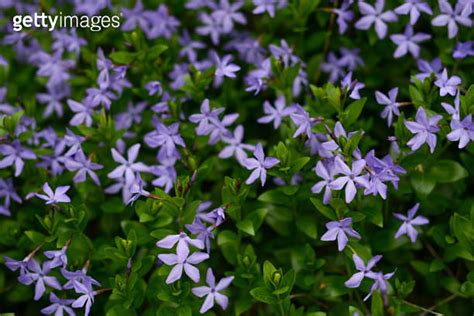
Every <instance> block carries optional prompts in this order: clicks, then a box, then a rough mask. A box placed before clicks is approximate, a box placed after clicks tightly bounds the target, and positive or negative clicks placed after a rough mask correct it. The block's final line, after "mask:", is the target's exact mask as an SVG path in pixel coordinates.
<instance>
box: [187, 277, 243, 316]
mask: <svg viewBox="0 0 474 316" xmlns="http://www.w3.org/2000/svg"><path fill="white" fill-rule="evenodd" d="M233 279H234V277H233V276H230V277H225V278H223V279H221V280H220V281H219V282H218V283H217V284H216V278H215V277H214V273H213V272H212V269H211V268H209V269H207V274H206V283H207V285H208V286H198V287H195V288H193V289H192V292H193V294H194V295H196V296H197V297H203V296H206V299H205V300H204V303H202V306H201V309H200V310H199V312H200V313H201V314H204V313H205V312H207V311H208V310H210V309H211V308H212V307H213V306H214V301H216V303H217V304H219V305H220V306H221V307H222V309H224V310H225V309H226V308H227V305H228V303H229V299H228V298H227V296H225V295H224V294H221V293H219V292H220V291H222V290H224V289H225V288H227V287H228V286H229V285H230V283H231V282H232V280H233Z"/></svg>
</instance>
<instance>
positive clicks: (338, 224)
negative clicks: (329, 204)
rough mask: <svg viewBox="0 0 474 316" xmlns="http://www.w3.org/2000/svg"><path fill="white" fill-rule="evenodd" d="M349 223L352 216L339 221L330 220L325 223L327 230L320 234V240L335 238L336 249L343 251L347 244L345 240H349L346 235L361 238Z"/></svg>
mask: <svg viewBox="0 0 474 316" xmlns="http://www.w3.org/2000/svg"><path fill="white" fill-rule="evenodd" d="M351 224H352V218H350V217H347V218H344V219H341V220H340V221H331V222H328V223H326V228H327V229H328V231H327V232H325V233H324V235H322V236H321V240H323V241H333V240H336V239H337V249H338V250H339V251H343V250H344V248H345V247H346V245H347V242H348V241H349V239H348V238H347V235H349V236H351V237H354V238H357V239H361V237H360V235H359V233H358V232H356V231H355V230H354V229H353V228H351V227H350V225H351Z"/></svg>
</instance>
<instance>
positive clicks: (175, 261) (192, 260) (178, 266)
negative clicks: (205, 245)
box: [158, 246, 209, 284]
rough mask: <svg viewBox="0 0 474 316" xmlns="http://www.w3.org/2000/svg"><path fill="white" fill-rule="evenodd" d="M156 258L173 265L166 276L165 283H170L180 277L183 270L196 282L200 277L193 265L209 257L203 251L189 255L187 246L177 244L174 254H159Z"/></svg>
mask: <svg viewBox="0 0 474 316" xmlns="http://www.w3.org/2000/svg"><path fill="white" fill-rule="evenodd" d="M158 259H160V260H161V261H163V262H164V263H165V264H166V265H169V266H173V269H171V272H170V274H169V275H168V277H167V278H166V284H171V283H174V282H176V281H178V280H179V279H181V276H182V274H183V270H184V272H185V273H186V275H187V276H188V277H189V278H190V279H191V280H193V281H194V282H195V283H198V282H199V279H200V275H199V270H198V269H197V268H196V267H194V265H196V264H198V263H201V262H202V261H204V260H207V259H209V255H208V254H207V253H204V252H194V253H193V254H192V255H190V256H189V248H188V247H179V246H178V248H176V254H160V255H158Z"/></svg>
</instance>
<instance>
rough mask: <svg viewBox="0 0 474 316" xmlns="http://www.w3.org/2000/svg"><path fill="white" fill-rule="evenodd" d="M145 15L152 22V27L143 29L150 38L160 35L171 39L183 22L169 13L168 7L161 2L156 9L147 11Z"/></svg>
mask: <svg viewBox="0 0 474 316" xmlns="http://www.w3.org/2000/svg"><path fill="white" fill-rule="evenodd" d="M143 16H144V17H145V18H146V19H147V20H148V22H149V24H150V27H147V28H145V29H143V31H144V32H145V34H146V37H147V38H148V39H155V38H158V37H164V38H166V39H170V38H171V36H172V35H173V34H174V33H176V29H177V27H178V26H179V25H180V24H181V23H180V22H179V20H178V19H177V18H175V17H174V16H171V15H170V14H169V12H168V8H167V7H166V5H164V4H160V5H159V7H158V9H157V10H156V11H146V12H145V13H143Z"/></svg>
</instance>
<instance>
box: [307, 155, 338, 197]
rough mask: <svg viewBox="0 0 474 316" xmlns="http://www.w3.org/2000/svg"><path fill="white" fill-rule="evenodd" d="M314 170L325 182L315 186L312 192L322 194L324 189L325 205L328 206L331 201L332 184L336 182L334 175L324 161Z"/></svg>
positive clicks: (318, 163)
mask: <svg viewBox="0 0 474 316" xmlns="http://www.w3.org/2000/svg"><path fill="white" fill-rule="evenodd" d="M314 170H315V172H316V175H318V176H319V177H321V178H322V179H323V180H321V181H319V182H317V183H316V184H315V185H313V186H312V187H311V192H313V193H320V192H321V191H322V190H323V188H324V197H323V203H324V204H328V203H329V201H330V200H331V182H332V181H333V180H334V176H333V175H332V169H330V168H326V166H325V165H324V163H323V162H322V161H318V162H317V163H316V167H315V168H314Z"/></svg>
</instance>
